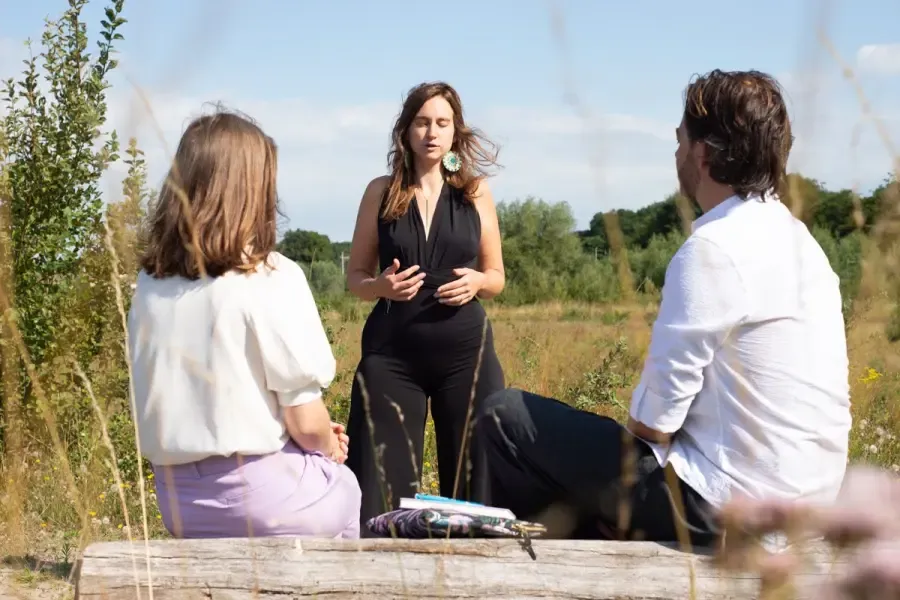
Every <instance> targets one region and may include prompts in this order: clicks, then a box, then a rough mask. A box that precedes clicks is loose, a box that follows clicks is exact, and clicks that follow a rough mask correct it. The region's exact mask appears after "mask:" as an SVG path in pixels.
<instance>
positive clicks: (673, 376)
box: [628, 236, 748, 444]
mask: <svg viewBox="0 0 900 600" xmlns="http://www.w3.org/2000/svg"><path fill="white" fill-rule="evenodd" d="M747 314H748V299H747V291H746V289H745V287H744V283H743V281H742V279H741V277H740V274H739V273H738V271H737V269H736V268H735V266H734V263H733V262H732V260H731V259H730V257H729V256H728V255H727V254H726V253H725V252H724V251H723V250H722V249H721V248H719V247H718V246H717V245H716V244H715V243H713V242H711V241H709V240H707V239H705V238H702V237H697V236H692V237H690V238H688V240H687V241H686V242H685V243H684V245H682V247H681V248H680V249H679V250H678V252H677V253H676V254H675V256H674V257H673V258H672V261H671V262H670V263H669V266H668V268H667V269H666V280H665V284H664V286H663V291H662V302H661V303H660V307H659V314H658V315H657V318H656V322H655V323H654V324H653V332H652V336H651V339H650V349H649V351H648V355H647V359H646V360H645V362H644V369H643V372H642V373H641V381H640V383H639V384H638V386H637V388H636V389H635V390H634V394H633V395H632V397H631V408H630V411H629V412H630V414H629V419H628V430H629V431H631V432H632V433H633V434H634V435H636V436H638V437H640V438H643V439H645V440H647V441H649V442H654V443H658V444H668V443H669V442H670V441H671V438H672V434H674V433H675V432H676V431H678V430H679V429H680V428H681V425H682V424H683V423H684V419H685V417H686V416H687V412H688V409H689V408H690V405H691V402H693V400H694V397H695V396H696V395H697V393H698V392H699V391H700V389H701V388H702V387H703V369H704V368H705V367H706V366H707V365H709V364H710V363H711V362H712V360H713V355H714V353H715V352H716V350H717V349H718V348H719V346H720V345H721V344H722V342H723V341H724V340H725V338H726V337H727V336H728V334H729V333H730V332H731V330H732V329H733V328H734V327H735V326H737V325H739V324H740V323H741V322H742V321H743V319H744V318H745V317H746V316H747Z"/></svg>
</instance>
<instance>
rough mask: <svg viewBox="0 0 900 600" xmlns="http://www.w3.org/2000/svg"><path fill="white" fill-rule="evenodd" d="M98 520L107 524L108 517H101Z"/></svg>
mask: <svg viewBox="0 0 900 600" xmlns="http://www.w3.org/2000/svg"><path fill="white" fill-rule="evenodd" d="M100 522H101V523H103V524H104V525H109V517H103V519H101V520H100Z"/></svg>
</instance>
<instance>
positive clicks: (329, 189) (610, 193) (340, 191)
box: [105, 85, 675, 239]
mask: <svg viewBox="0 0 900 600" xmlns="http://www.w3.org/2000/svg"><path fill="white" fill-rule="evenodd" d="M114 89H117V90H118V91H116V92H115V93H113V94H112V95H111V97H110V102H109V126H110V127H111V128H115V129H116V130H117V132H118V134H119V136H120V138H121V139H122V141H123V144H125V143H127V139H128V137H131V136H134V137H137V138H138V143H139V146H140V147H141V148H142V150H144V152H145V154H146V159H147V162H148V165H149V171H150V179H151V181H150V183H151V185H153V186H156V185H158V184H159V182H160V181H161V180H162V178H163V177H164V175H165V171H166V168H167V166H168V161H169V160H170V159H171V155H172V152H174V149H175V147H176V146H177V143H178V139H179V137H180V135H181V132H182V131H183V129H184V127H185V126H186V125H187V123H188V122H189V121H190V119H191V118H193V117H195V116H197V115H199V114H201V113H203V112H205V111H208V110H210V109H211V108H212V105H213V103H215V102H217V101H222V103H223V105H224V106H226V107H228V108H230V109H236V110H239V111H241V112H244V113H246V114H248V115H249V116H251V117H252V118H254V119H256V120H257V121H258V122H259V123H260V125H261V126H262V127H263V129H265V130H266V131H267V133H269V134H270V135H272V136H273V137H274V138H275V140H276V142H277V143H278V145H279V191H280V194H281V197H282V201H283V210H284V212H285V213H286V215H287V216H288V218H289V221H288V222H287V223H286V224H285V226H286V227H290V228H309V229H316V230H319V231H322V232H324V233H327V234H328V235H330V236H332V237H334V238H338V239H349V237H350V234H351V233H352V227H353V223H354V220H355V215H356V210H357V207H358V202H359V198H360V196H361V194H362V191H363V189H364V188H365V186H366V184H367V183H368V181H369V180H370V179H371V178H373V177H375V176H377V175H380V174H382V173H384V172H385V168H386V166H385V161H386V154H387V150H388V142H389V134H390V129H391V127H392V125H393V121H394V118H395V117H396V114H397V112H398V110H399V108H400V107H399V105H394V104H389V103H370V104H357V105H344V106H340V105H339V106H334V105H317V104H311V103H310V102H308V101H307V100H305V99H303V98H282V99H277V100H265V99H259V98H247V99H242V98H240V97H238V96H237V95H234V94H230V93H226V92H217V93H212V92H211V93H210V94H207V95H204V96H203V97H199V96H197V97H194V96H190V97H189V96H184V95H179V94H178V93H174V92H172V93H153V92H143V93H142V95H139V94H138V93H137V92H136V91H134V90H130V89H128V88H126V87H125V86H124V85H123V86H119V87H118V88H114ZM470 115H473V116H470V121H471V124H473V125H475V126H478V127H480V128H483V129H484V130H485V132H486V133H487V135H488V136H489V137H491V138H492V139H494V140H496V141H498V142H499V144H500V146H501V154H500V163H501V164H502V165H503V168H502V169H500V170H499V171H498V172H497V174H496V177H495V178H494V179H492V181H491V186H492V189H493V190H494V195H495V198H496V199H497V200H498V201H501V200H513V199H515V198H521V197H524V196H526V195H536V196H541V197H544V198H545V199H547V200H548V201H561V200H565V201H567V202H569V203H570V204H571V205H572V207H573V210H574V212H575V214H576V217H577V218H578V221H579V223H580V225H586V224H587V223H588V222H589V221H590V218H591V217H592V216H593V215H594V213H596V212H597V211H598V210H608V209H611V208H616V207H618V206H621V205H623V204H624V205H627V206H632V207H636V206H640V205H642V204H647V203H649V202H653V201H655V200H658V199H660V198H663V197H664V196H665V195H666V194H668V193H669V192H670V191H671V189H672V188H673V186H674V185H675V176H674V169H673V167H672V166H671V163H672V160H671V156H672V155H671V151H672V149H673V148H674V146H673V142H671V141H669V140H670V139H671V138H672V135H673V134H671V133H664V132H668V131H670V130H671V128H670V127H664V126H663V125H661V124H659V123H656V122H654V121H652V120H650V119H644V118H640V117H631V116H628V115H611V116H602V117H598V118H596V119H592V120H591V122H590V123H584V122H583V121H581V120H579V119H578V118H576V117H573V116H570V115H567V114H565V113H562V114H561V113H557V112H554V111H552V110H536V109H529V108H522V107H504V108H493V109H488V110H483V111H482V114H481V115H479V114H478V111H477V110H471V111H470ZM663 138H664V139H665V140H666V141H665V143H663V142H661V139H663ZM596 142H600V145H601V146H602V147H603V149H602V150H601V151H600V155H599V156H598V153H597V152H596V147H594V148H592V147H591V146H596V145H597V144H596ZM659 147H662V148H663V149H664V152H663V154H660V153H659V152H654V151H653V149H654V148H659ZM610 149H615V150H616V152H610V151H609V150H610ZM648 150H649V151H648ZM123 175H124V165H117V166H116V167H115V168H114V169H111V172H110V176H109V177H107V178H106V181H105V185H106V189H107V190H109V192H110V194H111V196H113V197H115V196H118V194H119V182H120V181H121V178H122V176H123ZM635 187H641V188H642V189H641V190H636V189H633V188H635ZM601 192H602V193H601Z"/></svg>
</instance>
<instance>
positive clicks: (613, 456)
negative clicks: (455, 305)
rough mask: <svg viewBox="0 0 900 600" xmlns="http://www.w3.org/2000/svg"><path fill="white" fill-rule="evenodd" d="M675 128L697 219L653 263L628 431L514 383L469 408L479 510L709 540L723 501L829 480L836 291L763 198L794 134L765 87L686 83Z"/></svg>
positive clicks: (578, 526)
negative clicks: (484, 473) (654, 291)
mask: <svg viewBox="0 0 900 600" xmlns="http://www.w3.org/2000/svg"><path fill="white" fill-rule="evenodd" d="M676 135H677V140H678V149H677V151H676V153H675V163H676V168H677V172H678V179H679V183H680V184H681V191H682V193H683V194H684V195H685V196H687V197H688V198H690V199H691V200H692V201H694V202H696V203H697V204H698V205H699V206H700V208H701V209H702V211H703V213H704V214H703V215H702V216H701V217H700V218H698V219H697V220H696V221H695V222H694V224H693V231H692V233H691V235H690V237H689V238H688V239H687V241H685V243H684V244H683V245H682V246H681V248H680V249H679V250H678V252H677V253H676V254H675V256H674V257H673V258H672V260H671V262H670V264H669V266H668V269H667V271H666V278H665V284H664V286H663V290H662V302H661V305H660V309H659V314H658V316H657V319H656V322H655V324H654V326H653V331H652V337H651V342H650V347H649V350H648V356H647V358H646V363H645V366H644V369H643V373H642V375H641V379H640V382H639V384H638V386H637V388H636V389H635V390H634V393H633V395H632V398H631V406H630V417H629V420H628V424H627V426H626V427H622V426H621V425H619V424H618V423H616V422H615V421H613V420H612V419H609V418H605V417H601V416H597V415H594V414H591V413H588V412H583V411H579V410H576V409H574V408H572V407H570V406H568V405H566V404H564V403H562V402H559V401H556V400H553V399H549V398H543V397H540V396H538V395H535V394H531V393H528V392H524V391H521V390H514V389H510V390H506V391H503V392H499V393H497V394H495V395H494V396H492V397H489V398H488V399H487V400H486V402H485V404H484V405H483V406H482V407H481V408H480V410H479V415H478V419H477V421H476V424H475V435H477V436H479V438H480V439H481V440H482V442H483V443H484V444H485V446H484V447H485V449H486V450H487V452H488V453H489V455H490V458H489V461H490V472H491V476H490V484H491V488H492V490H491V503H492V504H493V505H495V506H502V507H505V508H508V509H510V510H512V511H513V512H515V513H516V515H517V516H518V517H519V518H523V519H534V520H539V521H541V522H543V523H544V524H545V525H547V526H548V529H549V530H551V531H553V532H555V533H556V535H557V536H567V537H612V538H620V539H648V540H657V541H668V542H682V543H684V542H688V541H689V542H691V545H706V544H710V543H712V542H714V541H715V540H716V539H717V537H718V525H717V518H716V516H717V512H718V509H720V508H721V507H722V506H723V505H724V504H725V503H726V502H727V501H728V500H729V499H731V498H732V497H737V496H742V497H747V498H751V499H752V498H778V499H783V500H794V499H797V500H804V501H808V502H814V503H820V502H823V503H827V502H830V501H832V500H833V499H834V498H835V497H836V495H837V493H838V490H839V488H840V486H841V481H842V478H843V475H844V470H845V466H846V462H847V450H848V435H849V430H850V424H851V422H850V409H849V406H850V402H849V383H848V360H847V348H846V340H845V335H844V322H843V316H842V313H841V296H840V291H839V287H838V277H837V276H836V275H835V273H834V272H833V270H832V269H831V266H830V265H829V262H828V259H827V258H826V256H825V254H824V253H823V252H822V249H821V248H820V247H819V245H818V244H817V243H816V241H815V239H814V238H813V237H812V236H811V235H810V233H809V231H808V230H807V228H806V227H805V226H804V224H803V223H802V222H800V221H799V220H797V219H795V218H794V217H793V216H792V214H791V211H790V210H789V209H788V208H787V207H786V206H785V205H784V204H782V203H781V202H780V201H779V199H778V197H777V195H776V192H775V190H777V189H778V188H779V187H780V185H781V184H782V182H783V181H784V177H785V174H786V164H787V160H788V153H789V150H790V147H791V143H792V135H791V127H790V122H789V119H788V113H787V109H786V107H785V104H784V101H783V99H782V94H781V92H780V90H779V86H778V83H777V82H776V81H774V80H773V79H772V78H771V77H769V76H767V75H765V74H762V73H759V72H734V73H723V72H720V71H713V72H711V73H709V74H707V75H706V76H704V77H700V78H698V79H696V80H695V81H693V82H692V83H691V84H690V85H689V86H688V87H687V90H686V94H685V104H684V112H683V116H682V121H681V123H680V125H679V126H678V128H677V130H676Z"/></svg>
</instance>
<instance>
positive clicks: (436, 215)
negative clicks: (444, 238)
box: [413, 181, 447, 249]
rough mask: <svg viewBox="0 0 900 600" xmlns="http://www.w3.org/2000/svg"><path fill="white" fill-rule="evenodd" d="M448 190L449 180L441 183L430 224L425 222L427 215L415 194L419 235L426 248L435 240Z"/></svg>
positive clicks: (414, 201)
mask: <svg viewBox="0 0 900 600" xmlns="http://www.w3.org/2000/svg"><path fill="white" fill-rule="evenodd" d="M446 191H447V182H446V181H445V182H444V183H442V184H441V191H440V193H439V194H438V195H437V200H435V202H434V212H433V213H432V215H431V222H430V223H428V225H426V224H425V217H424V216H423V215H422V211H421V210H420V209H419V199H418V198H416V197H415V196H413V205H414V206H415V208H416V217H417V218H416V221H417V222H418V225H419V226H418V228H417V229H418V231H419V235H420V236H421V238H422V240H421V241H422V242H423V243H424V245H425V248H426V249H427V248H428V245H429V244H430V243H431V242H433V241H434V236H435V234H436V233H437V224H438V220H439V219H440V215H441V213H442V211H441V210H440V208H441V204H443V201H444V200H445V198H444V194H445V193H446Z"/></svg>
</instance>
